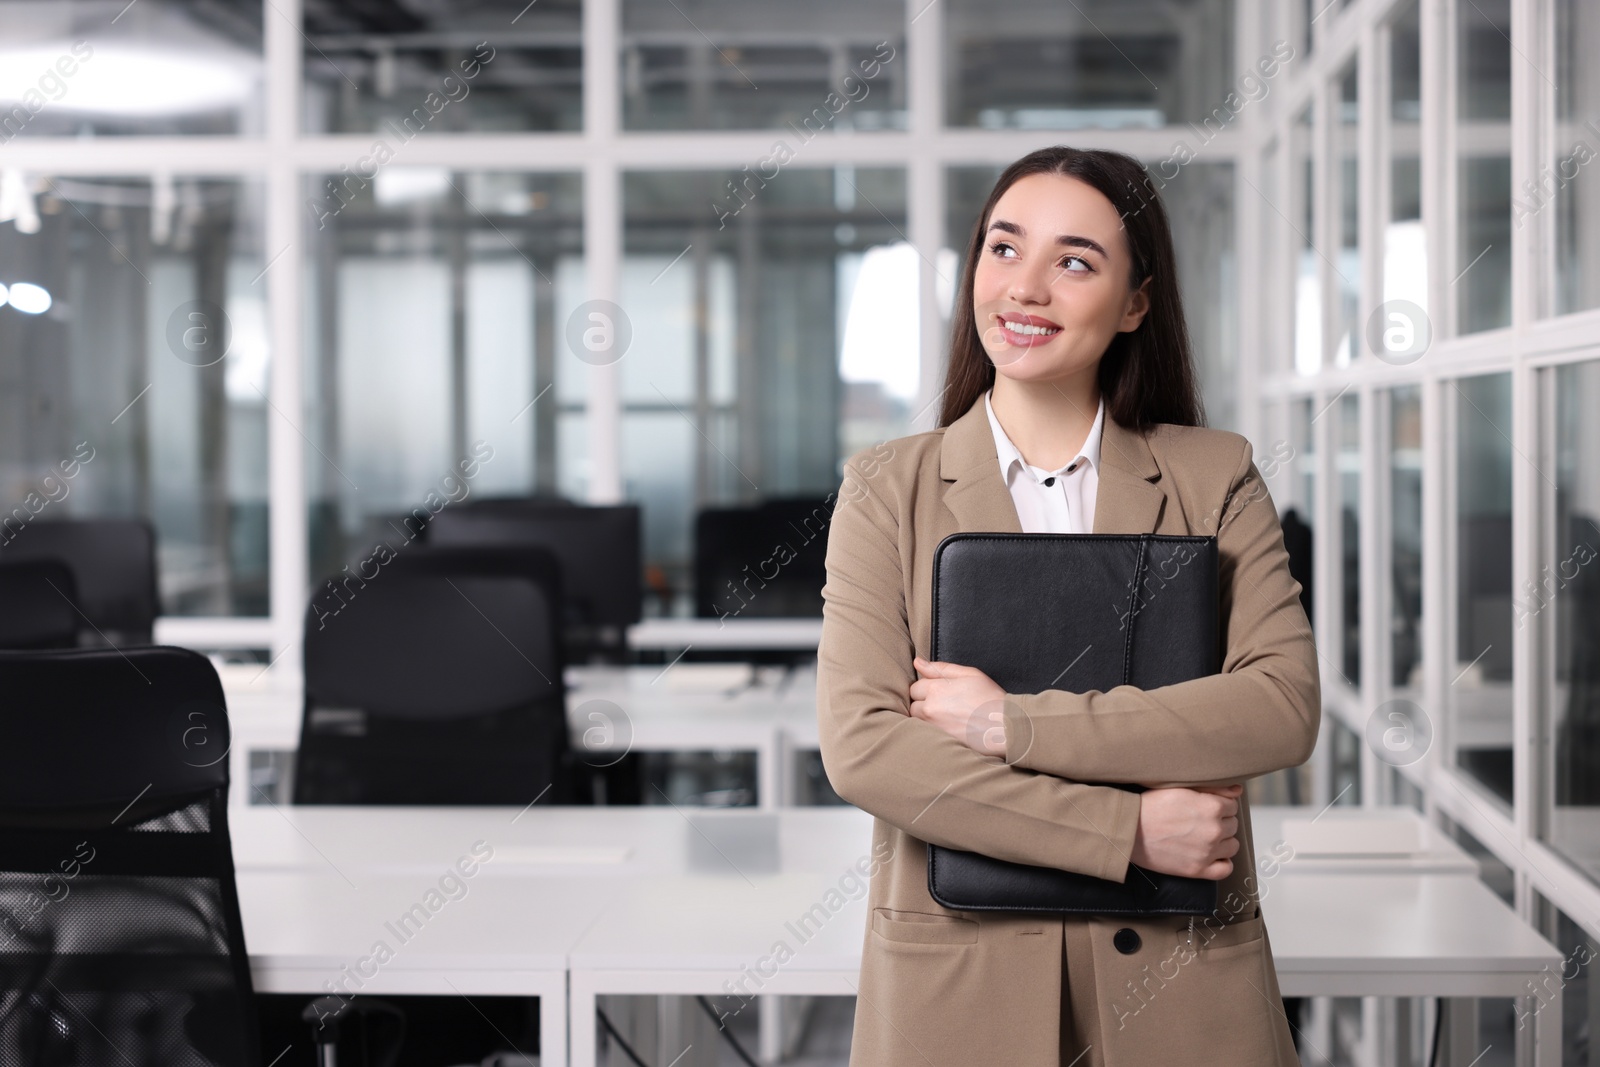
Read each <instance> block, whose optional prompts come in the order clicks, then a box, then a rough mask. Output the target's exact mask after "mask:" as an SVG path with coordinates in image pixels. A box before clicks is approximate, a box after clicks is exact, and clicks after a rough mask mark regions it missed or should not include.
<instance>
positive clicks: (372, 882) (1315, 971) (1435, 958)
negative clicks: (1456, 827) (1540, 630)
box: [230, 806, 1561, 1067]
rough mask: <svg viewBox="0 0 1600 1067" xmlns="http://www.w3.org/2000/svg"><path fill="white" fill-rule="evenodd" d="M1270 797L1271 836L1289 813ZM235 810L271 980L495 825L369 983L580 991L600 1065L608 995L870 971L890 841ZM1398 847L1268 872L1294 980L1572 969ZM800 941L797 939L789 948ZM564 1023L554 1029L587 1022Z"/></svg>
mask: <svg viewBox="0 0 1600 1067" xmlns="http://www.w3.org/2000/svg"><path fill="white" fill-rule="evenodd" d="M1279 810H1281V809H1279ZM1290 810H1291V811H1299V810H1301V809H1290ZM1261 811H1262V813H1263V815H1264V816H1265V817H1264V818H1261V819H1260V821H1259V822H1258V824H1257V833H1258V834H1260V833H1261V829H1262V827H1264V826H1267V825H1270V822H1271V819H1272V817H1273V815H1274V814H1275V813H1274V812H1273V811H1269V810H1268V809H1265V808H1264V809H1261ZM1313 814H1314V813H1313ZM1366 814H1368V815H1369V816H1370V815H1371V814H1373V813H1371V812H1368V813H1366ZM1379 814H1384V815H1392V816H1393V817H1395V818H1409V817H1411V815H1410V813H1407V812H1405V811H1403V810H1401V811H1394V810H1392V809H1386V810H1385V811H1384V812H1381V813H1379ZM1333 817H1335V816H1334V812H1333V811H1332V810H1330V811H1329V812H1328V813H1326V814H1325V815H1323V816H1320V817H1319V821H1320V819H1326V818H1333ZM230 825H231V827H232V832H233V837H234V854H235V858H236V864H237V865H238V868H239V871H240V875H239V877H240V884H241V890H240V892H241V902H242V906H243V908H244V910H245V929H246V937H247V943H248V945H249V947H250V949H251V955H252V967H253V968H254V969H255V970H256V971H257V973H258V974H259V975H260V976H261V980H262V982H263V985H262V988H263V989H264V990H268V991H283V992H307V993H320V992H326V985H325V983H326V982H327V981H329V980H333V979H336V978H338V977H339V976H341V975H342V974H344V973H346V972H344V971H343V968H345V967H347V966H348V967H351V968H355V967H356V966H357V965H358V964H359V963H360V961H361V960H362V959H363V958H364V957H368V958H370V957H371V954H372V953H373V949H374V944H375V942H376V941H377V940H381V939H384V934H385V933H386V932H388V931H387V928H386V927H385V926H384V923H385V922H393V921H394V920H396V919H397V917H398V916H400V915H402V914H403V913H405V912H406V911H407V910H408V909H409V908H411V906H412V905H413V904H417V903H419V902H423V896H424V894H425V893H426V891H427V890H428V889H429V888H430V887H434V886H436V885H437V884H438V880H439V878H440V877H441V876H442V875H443V874H444V873H445V872H446V871H447V869H448V868H449V867H450V866H452V865H453V864H454V863H455V861H456V860H457V859H459V858H460V857H462V856H463V855H466V854H468V853H469V852H470V850H471V849H472V848H473V846H474V844H475V843H477V842H480V841H481V842H483V843H484V845H486V846H487V847H488V848H490V849H492V851H493V855H492V857H491V858H490V859H489V861H488V862H486V863H484V864H483V865H482V866H481V867H479V868H478V869H477V871H476V872H475V875H474V877H473V878H472V879H471V880H470V882H468V883H467V885H468V892H467V894H466V895H465V896H463V897H462V898H461V899H459V900H454V901H448V902H445V903H443V904H442V906H441V907H440V908H439V910H438V913H437V914H436V915H435V916H434V917H433V918H432V919H430V920H429V921H428V923H427V925H426V926H425V927H424V928H423V929H422V930H421V931H420V933H418V934H417V935H416V936H415V937H413V938H411V939H410V940H409V941H408V942H407V943H406V944H405V945H403V946H402V945H398V944H397V943H396V942H395V941H394V940H391V941H390V942H389V945H390V947H391V948H392V949H394V950H395V951H394V958H393V959H392V960H391V961H389V962H388V963H386V964H383V965H382V966H373V965H372V963H371V962H369V963H368V964H367V965H366V968H367V969H368V970H369V971H373V972H375V973H374V974H373V975H372V977H371V978H370V979H368V980H367V985H366V986H365V987H364V988H366V989H367V990H368V991H370V992H379V991H380V990H387V991H390V992H413V993H421V992H436V993H440V992H442V993H450V992H456V991H459V992H463V993H467V994H468V995H471V994H472V992H473V991H474V990H476V991H477V992H480V993H489V992H497V993H502V994H512V993H517V994H524V995H539V996H541V997H543V998H544V1000H543V1001H542V1002H541V1010H542V1012H549V1011H551V1010H553V1008H552V1005H553V1004H554V1003H556V1002H557V1001H560V1000H561V999H562V998H563V996H570V998H571V1007H570V1018H571V1019H572V1020H574V1021H575V1024H574V1025H575V1028H574V1029H573V1030H572V1032H571V1033H570V1035H569V1039H570V1041H571V1043H572V1044H571V1048H572V1056H573V1058H572V1063H573V1065H574V1067H590V1065H591V1064H593V1063H594V1060H593V1054H594V1041H595V1034H594V1030H593V1026H594V1023H593V1020H594V1017H595V1016H594V1008H595V1000H594V998H595V997H597V996H599V995H601V994H606V993H621V994H627V993H634V994H652V993H653V994H685V993H706V994H724V995H725V994H727V993H728V991H729V986H730V985H732V986H733V987H734V988H736V989H741V990H743V991H749V992H752V993H756V994H808V995H850V994H852V993H853V992H854V989H855V987H854V983H855V981H856V978H857V973H858V970H859V966H860V952H861V943H862V936H863V932H864V930H865V920H866V911H865V899H864V897H863V896H861V895H860V894H859V890H858V889H857V882H856V879H855V878H854V877H852V873H853V870H854V868H855V865H856V863H857V862H858V861H862V860H868V861H870V842H871V825H872V820H871V817H870V816H868V815H867V814H866V813H864V812H861V811H858V810H856V809H853V808H796V809H789V810H785V811H779V812H771V813H768V812H756V811H751V810H749V809H745V810H742V811H741V810H730V809H689V808H683V809H675V808H670V807H665V806H661V807H649V808H645V807H638V808H599V809H584V808H549V807H533V808H528V809H526V810H519V809H514V808H450V809H439V808H433V809H410V808H360V809H357V808H323V807H311V808H294V807H283V808H275V807H264V806H257V807H252V808H250V809H247V810H243V811H235V812H233V813H231V814H230ZM774 840H775V841H776V842H777V844H776V847H773V846H772V844H771V842H772V841H774ZM1262 840H1266V838H1265V836H1263V837H1262ZM1434 844H1437V842H1435V843H1434ZM1447 853H1448V850H1447V849H1442V848H1441V849H1440V850H1439V857H1438V859H1439V861H1440V862H1441V863H1443V862H1444V861H1445V860H1448V859H1449V856H1448V855H1447ZM1424 858H1426V857H1424ZM1427 862H1433V861H1427ZM1392 863H1393V861H1392V858H1390V859H1382V860H1379V861H1378V862H1377V863H1376V864H1373V863H1367V864H1365V865H1363V861H1361V860H1359V859H1354V858H1348V857H1347V858H1344V859H1342V860H1341V861H1340V862H1339V864H1338V865H1330V864H1324V865H1323V866H1322V867H1321V868H1313V867H1311V866H1309V865H1300V858H1296V859H1295V860H1291V861H1289V862H1288V863H1284V864H1281V865H1280V866H1279V867H1278V870H1277V873H1276V874H1274V875H1272V876H1270V877H1264V878H1263V879H1262V886H1263V894H1264V895H1263V905H1262V906H1263V910H1264V912H1265V914H1266V915H1267V919H1268V924H1269V926H1268V928H1269V931H1270V935H1271V937H1272V942H1273V949H1274V952H1275V958H1276V961H1277V969H1278V977H1279V982H1280V985H1281V987H1282V989H1283V992H1284V993H1285V995H1288V996H1312V995H1323V996H1395V997H1418V996H1443V997H1477V996H1504V997H1514V996H1517V995H1519V994H1522V993H1525V992H1526V991H1527V988H1528V987H1527V985H1526V983H1527V982H1528V981H1529V980H1531V979H1538V978H1540V977H1542V975H1541V971H1542V970H1543V969H1544V968H1546V967H1549V968H1552V969H1553V970H1556V971H1559V967H1560V959H1561V958H1560V954H1559V952H1558V951H1557V950H1556V949H1555V947H1554V946H1552V945H1550V944H1549V942H1547V941H1545V940H1544V939H1543V938H1542V937H1540V936H1539V935H1538V934H1537V933H1535V932H1534V931H1533V930H1532V929H1530V928H1529V927H1527V926H1526V925H1525V924H1523V923H1522V922H1521V921H1520V920H1519V919H1517V917H1516V915H1515V914H1514V913H1513V912H1512V911H1511V910H1510V909H1509V908H1507V907H1506V906H1505V905H1504V904H1503V903H1502V902H1501V901H1500V900H1499V898H1497V897H1495V896H1494V894H1493V893H1491V892H1490V891H1489V890H1488V889H1487V888H1485V887H1484V886H1483V885H1482V884H1481V883H1480V882H1479V881H1478V880H1477V879H1476V878H1475V877H1471V876H1466V875H1465V873H1464V872H1462V871H1458V870H1456V869H1454V868H1451V869H1449V870H1446V871H1443V872H1439V871H1434V872H1419V871H1405V870H1397V869H1395V868H1394V867H1393V865H1392ZM1386 864H1388V866H1385V865H1386ZM830 889H831V890H834V891H835V892H836V894H837V895H836V896H835V897H830V896H829V890H830ZM830 900H832V901H835V902H837V904H838V906H837V907H836V908H833V909H829V908H828V907H827V903H828V902H829V901H830ZM819 904H822V905H823V906H824V910H823V911H822V912H817V911H815V910H814V907H815V906H816V905H819ZM807 914H810V915H811V916H812V920H811V922H810V924H809V925H807V924H803V923H802V922H801V920H802V918H803V917H804V916H806V915H807ZM779 940H783V941H785V942H786V943H787V944H788V945H789V947H790V949H792V950H793V952H794V956H793V958H792V959H789V960H788V961H787V962H784V963H783V964H782V965H781V966H773V965H772V963H773V960H772V953H773V950H774V945H775V943H776V942H777V941H779ZM764 958H765V960H766V962H765V963H764V962H763V960H764ZM563 968H564V970H563ZM558 972H559V973H562V974H564V975H565V976H566V977H565V979H564V982H565V983H566V984H565V985H563V984H560V983H558V982H557V980H556V978H555V975H556V974H557V973H558ZM351 973H354V972H351ZM357 977H360V976H359V975H357ZM452 983H453V984H454V987H456V988H452ZM741 983H742V985H741ZM763 1003H766V1004H771V1003H772V1001H770V1000H765V1001H763ZM1459 1015H1460V1013H1458V1016H1459ZM1458 1022H1459V1018H1458ZM553 1025H554V1024H553V1023H547V1028H546V1033H549V1034H551V1035H552V1040H555V1037H554V1035H556V1034H558V1033H566V1031H565V1030H557V1029H551V1028H550V1027H551V1026H553ZM767 1029H768V1030H769V1031H770V1029H771V1028H770V1027H768V1028H767ZM1559 1034H1560V1004H1559V998H1554V999H1552V1000H1549V1001H1547V1002H1545V1003H1544V1004H1543V1005H1542V1006H1541V1007H1540V1009H1539V1011H1538V1014H1537V1016H1536V1020H1535V1023H1534V1025H1533V1026H1532V1027H1531V1028H1530V1035H1531V1036H1532V1037H1533V1038H1534V1040H1535V1041H1536V1045H1535V1049H1536V1052H1537V1055H1538V1062H1539V1063H1541V1064H1554V1063H1558V1062H1559V1059H1560V1055H1559ZM1458 1047H1459V1046H1458ZM553 1048H554V1046H552V1049H553ZM551 1055H552V1056H554V1055H555V1053H554V1052H553V1051H552V1052H551ZM552 1062H559V1061H555V1060H552Z"/></svg>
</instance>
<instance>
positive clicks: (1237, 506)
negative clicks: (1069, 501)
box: [817, 398, 1321, 1067]
mask: <svg viewBox="0 0 1600 1067" xmlns="http://www.w3.org/2000/svg"><path fill="white" fill-rule="evenodd" d="M1097 493H1098V495H1097V497H1096V504H1095V522H1094V532H1096V533H1162V534H1216V535H1217V539H1218V548H1219V557H1220V574H1219V579H1220V587H1221V590H1220V591H1221V601H1222V607H1221V610H1222V620H1221V622H1222V632H1223V639H1224V641H1225V649H1226V651H1225V653H1224V657H1223V667H1222V673H1221V674H1218V675H1215V676H1212V677H1208V678H1203V679H1196V680H1194V681H1189V682H1184V683H1182V684H1180V685H1173V686H1167V687H1165V688H1161V689H1153V690H1148V691H1146V690H1139V689H1135V688H1133V687H1131V686H1120V687H1117V688H1115V689H1112V690H1111V691H1109V692H1087V693H1069V692H1065V691H1061V690H1050V691H1047V692H1044V693H1038V694H1008V695H1007V702H1006V704H1007V707H1006V710H1005V725H1006V742H1007V756H1006V758H1005V759H1002V758H1000V757H998V756H987V755H980V754H978V753H977V752H975V751H973V750H972V749H970V748H968V747H967V746H965V745H963V744H962V743H961V742H959V741H957V740H955V739H954V738H952V737H950V736H949V735H948V734H946V733H944V732H943V731H941V730H939V729H937V728H936V727H934V726H932V725H931V724H929V723H926V722H923V721H921V720H919V719H914V718H912V717H911V716H910V714H909V710H908V698H907V694H906V690H907V688H908V687H909V686H910V684H911V682H912V681H914V680H915V679H916V676H917V675H916V671H915V669H914V668H913V667H912V663H911V661H912V657H913V656H914V655H921V656H924V657H926V656H927V655H928V651H929V629H930V613H931V587H932V577H933V552H934V548H935V547H936V546H937V545H938V544H939V542H940V540H941V539H942V538H944V537H945V536H946V535H947V534H951V533H954V532H956V531H964V530H979V531H991V530H998V531H1013V532H1020V530H1021V526H1020V524H1019V522H1018V520H1017V513H1016V508H1015V506H1014V505H1013V503H1012V501H1011V497H1010V495H1009V493H1008V491H1007V489H1006V486H1005V483H1004V481H1003V480H1002V479H1001V475H1000V468H999V463H998V460H997V457H996V454H995V447H994V437H993V435H992V433H991V431H990V428H989V425H988V420H987V417H986V415H985V413H984V409H983V401H982V399H981V398H980V399H979V400H978V401H977V402H976V403H974V404H973V406H972V407H971V408H970V409H969V410H968V411H967V413H966V414H965V415H963V416H962V417H961V418H959V419H957V420H956V421H955V423H953V424H952V425H951V426H949V427H948V428H946V429H940V430H933V431H931V432H928V433H921V434H915V435H912V436H910V437H903V438H899V439H897V440H894V441H888V442H884V443H880V444H878V445H875V446H873V447H871V448H867V449H863V450H861V451H860V452H857V453H856V454H855V455H854V456H852V457H851V458H850V459H849V460H848V461H847V462H846V464H845V470H844V478H843V481H842V483H841V485H840V489H839V493H838V497H837V499H836V502H835V510H834V515H833V520H832V525H831V529H830V531H829V536H828V547H827V570H828V574H827V582H826V585H825V586H824V589H823V598H824V607H823V622H822V639H821V643H820V645H819V647H818V650H817V659H818V671H819V675H818V685H817V717H818V722H819V726H820V732H821V749H822V759H823V763H824V766H825V768H826V770H827V773H828V778H829V781H830V782H831V783H832V784H833V787H834V788H835V789H836V790H837V791H838V793H839V795H840V796H842V797H843V798H844V799H845V800H847V801H849V802H850V803H852V804H855V805H856V806H858V807H860V808H862V809H864V810H865V811H868V812H870V813H872V815H874V816H875V817H876V818H875V820H874V833H873V857H872V859H871V871H872V879H871V887H870V889H869V892H868V904H869V913H868V914H869V921H868V929H867V931H866V934H865V941H864V946H863V954H862V964H861V976H860V984H859V996H858V998H857V1004H856V1013H855V1030H854V1037H853V1042H852V1047H851V1055H850V1063H851V1065H852V1067H902V1065H903V1067H978V1065H988V1064H996V1065H1006V1067H1046V1065H1049V1067H1055V1065H1057V1064H1060V1065H1062V1067H1065V1065H1067V1064H1074V1067H1095V1065H1098V1067H1156V1065H1166V1064H1182V1065H1184V1067H1208V1065H1216V1067H1224V1065H1225V1067H1295V1065H1297V1064H1298V1062H1299V1061H1298V1060H1297V1059H1296V1057H1295V1052H1294V1047H1293V1043H1292V1040H1291V1037H1290V1034H1289V1029H1288V1025H1287V1022H1286V1020H1285V1017H1284V1015H1283V1011H1282V1008H1281V1001H1280V995H1279V990H1278V981H1277V973H1276V970H1275V969H1274V967H1273V962H1272V951H1271V943H1270V941H1269V939H1268V937H1267V931H1266V925H1265V918H1264V915H1265V914H1268V913H1270V904H1268V905H1266V907H1265V908H1263V907H1262V906H1261V901H1262V900H1263V899H1267V898H1270V895H1271V884H1272V878H1273V877H1274V876H1275V875H1277V874H1278V868H1279V866H1280V865H1281V863H1282V862H1284V861H1286V860H1287V859H1288V858H1289V855H1288V854H1287V851H1286V849H1285V848H1277V849H1274V848H1272V847H1270V846H1269V847H1267V848H1264V849H1263V853H1262V855H1260V856H1258V855H1257V853H1256V849H1255V846H1254V842H1253V840H1252V838H1251V832H1250V817H1249V807H1248V802H1247V801H1244V800H1242V801H1241V810H1240V820H1239V840H1240V845H1241V848H1240V851H1239V852H1238V853H1237V854H1236V855H1235V856H1234V870H1233V873H1232V875H1230V876H1229V877H1228V878H1227V879H1226V880H1224V881H1223V882H1221V883H1220V884H1219V892H1218V899H1219V902H1220V903H1219V908H1218V911H1217V913H1216V914H1215V915H1214V916H1207V917H1204V918H1201V919H1199V920H1197V923H1196V925H1195V928H1194V930H1193V932H1192V933H1191V932H1190V929H1189V921H1188V919H1186V918H1177V917H1161V918H1153V919H1148V920H1145V919H1131V918H1126V917H1123V918H1118V917H1114V916H1113V917H1097V916H1070V917H1063V916H1051V915H1039V914H1030V913H1001V912H962V911H951V910H948V909H946V908H943V907H941V906H940V905H938V904H936V903H934V901H933V899H932V898H931V897H930V896H929V895H928V881H927V848H926V845H925V842H932V843H934V844H939V845H944V846H948V847H951V848H958V849H966V850H969V851H975V852H983V853H986V854H987V855H990V856H995V857H998V858H1001V859H1006V860H1013V861H1017V862H1022V863H1031V864H1036V865H1040V866H1047V867H1056V868H1061V869H1065V870H1073V871H1082V872H1086V873H1088V874H1092V875H1096V876H1098V877H1101V878H1112V879H1115V880H1118V881H1121V880H1122V879H1123V878H1124V877H1125V876H1126V874H1127V865H1128V860H1129V855H1130V852H1131V850H1132V847H1133V842H1134V833H1135V830H1136V827H1137V822H1138V810H1139V799H1138V796H1137V794H1134V793H1131V792H1128V791H1126V790H1122V789H1117V788H1115V787H1114V786H1111V785H1096V784H1090V783H1096V782H1100V783H1106V782H1139V783H1143V784H1145V785H1152V786H1156V785H1200V784H1226V783H1229V782H1240V781H1244V780H1246V779H1249V778H1253V777H1256V776H1258V775H1263V774H1267V773H1269V772H1271V771H1275V770H1279V769H1281V768H1284V767H1293V766H1297V765H1299V764H1301V763H1303V762H1305V761H1306V759H1308V758H1309V757H1310V755H1311V750H1312V748H1313V747H1314V745H1315V744H1316V738H1317V729H1318V724H1319V720H1320V718H1321V697H1320V687H1319V679H1318V670H1317V653H1316V649H1315V647H1314V645H1313V642H1312V637H1311V630H1310V627H1309V625H1308V623H1307V620H1306V616H1305V612H1304V610H1303V609H1302V608H1301V605H1300V599H1299V593H1300V586H1299V583H1297V582H1296V581H1295V580H1294V579H1293V578H1291V577H1290V575H1289V561H1288V554H1287V552H1286V551H1285V549H1284V545H1283V534H1282V531H1281V529H1280V528H1279V525H1278V515H1277V510H1276V508H1275V507H1274V505H1273V503H1272V500H1271V498H1270V496H1269V495H1268V493H1267V490H1266V486H1265V483H1264V482H1263V481H1262V477H1261V473H1260V471H1259V469H1258V468H1257V467H1256V465H1255V463H1254V461H1253V458H1252V451H1251V448H1250V443H1249V442H1248V441H1247V440H1246V439H1245V438H1243V437H1241V436H1239V435H1238V434H1234V433H1228V432H1225V431H1221V430H1210V429H1200V428H1193V427H1180V426H1171V425H1162V426H1158V427H1155V428H1154V429H1152V430H1150V431H1149V432H1148V433H1144V434H1141V433H1136V432H1133V431H1131V430H1129V429H1127V428H1126V427H1123V426H1121V425H1120V424H1118V423H1116V422H1114V421H1112V420H1111V419H1110V418H1109V416H1108V417H1107V419H1106V421H1105V424H1104V436H1103V438H1102V444H1101V466H1100V484H1099V488H1098V491H1097ZM1150 610H1160V601H1159V594H1158V593H1157V594H1155V598H1154V599H1152V600H1151V601H1150ZM1123 931H1132V933H1131V934H1130V933H1125V932H1123ZM1135 934H1136V935H1137V937H1136V938H1135V937H1134V936H1133V935H1135ZM1078 1057H1081V1058H1078Z"/></svg>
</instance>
